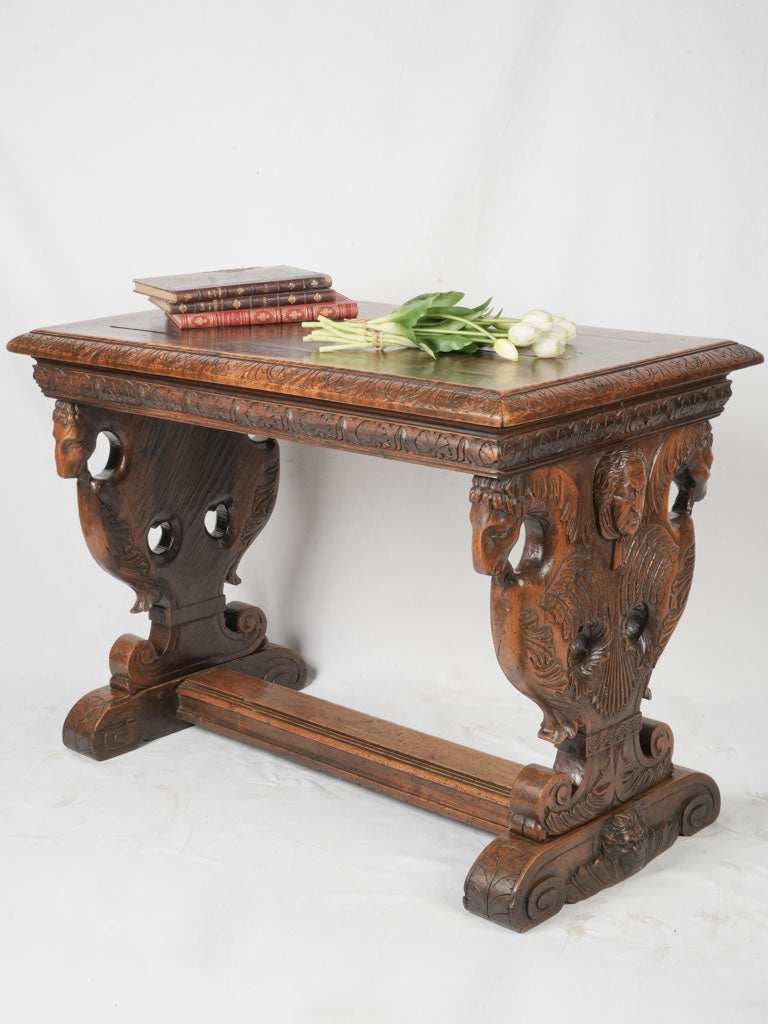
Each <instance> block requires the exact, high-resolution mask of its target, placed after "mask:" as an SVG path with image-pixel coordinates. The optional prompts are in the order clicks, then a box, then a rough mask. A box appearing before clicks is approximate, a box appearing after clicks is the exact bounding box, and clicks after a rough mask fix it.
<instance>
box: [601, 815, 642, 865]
mask: <svg viewBox="0 0 768 1024" xmlns="http://www.w3.org/2000/svg"><path fill="white" fill-rule="evenodd" d="M646 835H647V833H646V829H645V827H644V825H643V823H642V821H641V820H640V817H639V816H638V814H637V812H636V811H624V812H619V814H617V815H615V816H614V817H613V818H612V819H611V821H609V822H608V824H607V825H606V826H605V829H604V830H603V835H602V847H603V856H604V857H605V859H606V860H607V861H609V862H612V863H616V864H619V865H620V867H621V870H622V872H623V874H625V875H631V874H633V873H634V872H635V871H639V870H640V868H641V867H642V866H643V865H644V863H645V858H646V853H647V849H646V848H647V842H646Z"/></svg>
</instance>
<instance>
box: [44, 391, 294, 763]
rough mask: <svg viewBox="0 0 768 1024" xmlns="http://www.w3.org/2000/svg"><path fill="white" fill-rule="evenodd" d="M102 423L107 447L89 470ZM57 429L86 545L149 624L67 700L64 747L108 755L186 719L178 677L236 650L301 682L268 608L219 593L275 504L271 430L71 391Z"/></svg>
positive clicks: (237, 657) (264, 670)
mask: <svg viewBox="0 0 768 1024" xmlns="http://www.w3.org/2000/svg"><path fill="white" fill-rule="evenodd" d="M100 433H102V434H103V435H104V436H105V437H107V438H108V439H109V456H108V458H107V463H106V466H105V467H104V468H103V469H102V470H101V471H100V472H97V473H96V474H95V475H94V474H93V473H92V472H91V470H90V469H89V467H88V460H89V458H90V456H91V455H92V453H93V451H94V448H95V445H96V440H97V437H98V435H99V434H100ZM54 437H55V440H56V467H57V470H58V472H59V475H60V476H63V477H69V478H74V479H76V480H77V496H78V505H79V510H80V522H81V524H82V527H83V533H84V535H85V539H86V542H87V544H88V547H89V549H90V551H91V554H92V555H93V557H94V558H95V559H96V561H97V562H98V563H99V564H100V565H101V566H102V567H103V568H104V569H106V571H107V572H109V573H111V574H112V575H114V576H116V577H117V578H118V579H121V580H122V581H123V582H125V583H127V584H128V585H129V586H130V587H131V588H132V589H133V591H134V594H135V597H136V600H135V602H134V606H133V611H134V612H147V613H148V615H149V619H150V624H151V628H150V632H149V637H148V638H147V639H143V638H141V637H138V636H134V635H132V634H126V635H124V636H121V637H119V638H118V639H117V640H116V641H115V643H114V644H113V645H112V649H111V651H110V655H109V665H110V670H111V674H112V675H111V680H110V687H109V688H107V689H106V690H105V689H100V690H97V691H95V692H94V693H91V694H88V695H87V696H86V697H84V698H83V699H82V700H81V701H79V702H78V704H76V705H75V707H74V708H73V709H72V711H71V712H70V714H69V716H68V718H67V721H66V723H65V726H64V740H65V743H66V744H67V746H70V747H72V748H73V749H75V750H78V751H79V752H81V753H87V754H89V755H90V756H92V757H95V758H97V759H103V758H104V757H114V756H116V755H117V754H119V753H124V752H126V751H127V750H132V749H134V748H135V747H136V746H137V745H138V744H139V743H142V742H146V741H147V740H150V739H154V738H156V737H157V736H159V735H163V734H164V733H165V732H169V731H172V730H173V728H178V727H179V726H178V722H177V719H176V718H175V703H174V698H173V689H174V688H175V682H177V681H178V679H179V678H180V677H181V676H182V675H183V674H184V673H187V672H191V671H194V670H195V669H196V668H205V667H208V666H209V665H215V664H218V663H220V662H224V661H229V662H232V661H237V662H238V665H239V670H240V672H254V673H255V674H257V675H260V676H262V675H266V676H267V677H268V678H278V676H279V677H280V679H281V681H283V682H285V683H286V684H287V685H289V686H300V685H302V684H303V682H304V680H305V679H306V669H305V667H304V665H303V662H302V661H301V659H300V658H299V656H298V655H297V654H295V652H292V651H288V650H287V649H284V648H276V647H274V645H271V644H269V643H268V641H267V639H266V618H265V616H264V613H263V612H262V611H261V609H259V608H256V607H255V606H252V605H248V604H243V603H242V602H237V601H232V602H229V603H227V601H226V600H225V598H224V583H225V582H229V583H238V582H239V577H238V575H237V567H238V564H239V562H240V559H241V558H242V556H243V554H244V553H245V551H246V549H247V548H248V546H249V545H250V544H251V543H252V541H253V540H255V538H256V537H257V536H258V535H259V534H260V533H261V531H262V529H263V528H264V526H265V525H266V523H267V520H268V519H269V517H270V515H271V512H272V509H273V507H274V504H275V500H276V497H277V486H278V478H279V453H278V447H277V443H276V442H275V441H273V440H262V441H253V440H251V439H250V438H248V437H246V436H244V435H241V434H230V433H225V432H223V431H215V430H209V429H207V428H205V427H197V426H190V425H188V424H183V423H170V422H166V421H163V420H154V419H148V418H147V417H137V416H132V415H129V414H126V413H124V412H116V411H110V410H106V409H97V408H93V407H88V406H80V405H75V404H71V403H67V402H63V401H59V402H57V403H56V406H55V409H54ZM206 514H208V516H209V519H210V520H211V523H210V527H207V526H206ZM153 529H154V530H155V531H156V532H157V534H158V537H157V540H156V541H153V539H152V536H151V535H150V531H152V530H153ZM168 683H171V684H173V685H171V686H170V687H169V686H167V685H166V684H168ZM147 689H149V690H151V691H152V696H151V698H150V697H148V696H147V695H143V694H141V691H143V690H147Z"/></svg>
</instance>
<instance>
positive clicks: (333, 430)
mask: <svg viewBox="0 0 768 1024" xmlns="http://www.w3.org/2000/svg"><path fill="white" fill-rule="evenodd" d="M34 372H35V380H36V381H37V382H38V384H39V385H40V387H41V388H42V390H43V391H44V392H45V393H46V394H48V395H53V396H55V397H59V398H61V397H64V398H69V399H72V400H75V401H80V402H86V403H90V404H94V405H98V406H107V407H109V408H113V407H117V408H121V409H124V410H125V411H127V412H134V413H146V414H148V415H153V414H154V415H166V416H171V415H172V416H173V417H174V418H177V417H179V418H181V419H183V420H185V421H192V422H195V423H202V424H205V425H207V426H223V425H227V426H231V427H237V428H240V429H241V430H247V431H249V432H251V433H254V434H260V435H264V436H268V437H275V438H287V439H288V440H294V441H304V442H308V443H316V444H322V445H324V446H328V447H331V448H346V449H351V450H353V451H363V452H369V453H371V454H375V455H382V456H385V457H390V458H399V459H406V460H408V459H410V460H412V461H418V462H429V463H432V464H433V465H437V466H442V465H448V466H450V467H451V468H454V469H459V470H463V471H465V472H468V473H476V472H478V471H483V472H490V473H493V472H494V470H495V467H496V464H497V463H498V452H499V445H498V442H497V441H496V440H494V439H491V438H488V437H485V436H483V435H475V436H473V435H466V434H463V433H459V432H457V431H453V430H438V429H430V428H428V427H423V426H420V425H418V424H404V423H401V422H398V421H391V420H384V419H378V418H375V419H373V418H368V417H363V416H356V415H353V414H352V413H340V412H336V411H332V410H328V409H320V408H308V407H301V406H290V405H283V404H280V403H278V402H272V401H265V400H263V399H260V398H250V397H242V396H232V397H230V396H227V395H221V394H218V393H215V392H212V391H205V390H198V389H196V388H190V387H184V386H179V385H173V384H160V383H156V382H154V381H143V380H135V379H129V378H122V377H112V376H107V375H101V374H93V373H88V372H85V371H82V370H71V369H65V368H64V367H55V366H50V365H49V364H46V363H38V364H37V366H36V367H35V371H34Z"/></svg>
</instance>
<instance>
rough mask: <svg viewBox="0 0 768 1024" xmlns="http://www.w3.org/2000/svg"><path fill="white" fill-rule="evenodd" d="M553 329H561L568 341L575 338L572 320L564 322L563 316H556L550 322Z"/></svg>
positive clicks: (574, 327)
mask: <svg viewBox="0 0 768 1024" xmlns="http://www.w3.org/2000/svg"><path fill="white" fill-rule="evenodd" d="M552 326H553V327H562V328H563V329H564V330H565V331H566V338H567V339H568V341H570V340H571V338H574V337H575V336H576V324H575V323H574V322H573V320H566V319H565V317H564V316H556V317H554V318H553V320H552Z"/></svg>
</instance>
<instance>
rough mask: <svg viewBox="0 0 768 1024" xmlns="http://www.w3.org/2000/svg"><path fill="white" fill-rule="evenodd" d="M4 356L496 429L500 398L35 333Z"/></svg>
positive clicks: (456, 387) (350, 373) (458, 388)
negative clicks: (324, 400) (417, 414)
mask: <svg viewBox="0 0 768 1024" xmlns="http://www.w3.org/2000/svg"><path fill="white" fill-rule="evenodd" d="M8 349H9V350H10V351H11V352H18V353H21V354H24V355H30V356H34V357H35V358H36V359H42V360H50V361H52V362H64V363H71V364H81V365H84V366H88V367H104V368H105V369H114V370H128V371H130V372H131V373H144V374H150V375H155V376H159V377H172V378H174V379H178V378H183V379H185V380H188V381H191V382H197V381H199V382H201V383H211V384H217V385H221V384H223V385H225V386H228V387H235V388H247V389H255V390H262V391H265V392H269V393H274V392H281V393H282V394H283V395H285V394H290V395H296V396H299V397H305V398H312V397H314V398H318V397H325V398H330V399H331V400H332V401H334V402H339V403H343V404H345V405H347V404H348V405H366V404H369V403H370V404H373V405H379V404H380V405H382V406H383V407H384V409H385V410H391V411H392V412H405V413H409V412H412V411H413V407H414V405H418V407H419V409H420V410H423V411H424V412H425V413H428V414H430V415H435V416H442V417H444V418H446V419H452V420H459V421H467V422H473V423H481V424H484V425H488V426H498V425H499V424H500V423H501V397H500V395H499V393H498V392H496V391H491V390H488V389H483V388H477V387H473V388H470V387H467V386H465V385H460V384H442V383H437V382H435V381H430V380H414V379H413V378H405V377H397V376H389V377H382V375H381V374H378V373H366V372H363V371H354V370H347V369H340V368H338V367H324V366H301V365H298V364H296V363H279V362H273V361H270V362H269V363H261V362H256V361H254V360H252V359H237V358H235V357H232V356H216V355H210V354H199V355H198V354H194V355H193V354H191V353H189V352H181V351H177V350H174V349H166V348H152V347H151V346H146V347H145V346H143V345H142V346H141V348H140V349H138V348H137V346H133V345H125V344H120V343H119V342H117V343H116V342H113V341H108V340H104V341H99V340H97V339H93V338H87V339H86V338H70V337H67V336H64V335H61V336H60V335H56V334H46V333H44V332H37V331H32V332H30V333H29V334H22V335H20V336H19V337H18V338H14V339H13V340H12V341H11V342H9V344H8Z"/></svg>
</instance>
